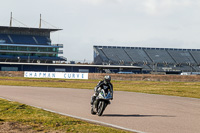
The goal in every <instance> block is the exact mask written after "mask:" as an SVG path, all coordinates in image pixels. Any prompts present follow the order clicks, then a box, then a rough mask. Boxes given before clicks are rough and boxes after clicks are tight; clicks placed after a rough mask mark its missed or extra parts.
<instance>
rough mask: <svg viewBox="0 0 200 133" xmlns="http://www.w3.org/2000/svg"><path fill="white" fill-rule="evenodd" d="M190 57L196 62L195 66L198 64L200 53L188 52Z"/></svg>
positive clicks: (199, 62)
mask: <svg viewBox="0 0 200 133" xmlns="http://www.w3.org/2000/svg"><path fill="white" fill-rule="evenodd" d="M190 53H191V55H192V57H193V58H194V60H195V61H196V63H197V64H200V58H199V57H200V51H190Z"/></svg>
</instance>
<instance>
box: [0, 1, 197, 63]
mask: <svg viewBox="0 0 200 133" xmlns="http://www.w3.org/2000/svg"><path fill="white" fill-rule="evenodd" d="M0 11H1V20H0V25H4V26H8V25H9V19H10V12H13V17H14V18H15V19H17V20H19V21H21V22H22V23H24V24H25V25H27V26H28V27H38V26H39V15H40V13H41V14H42V19H43V20H45V21H47V22H49V23H50V24H51V25H54V26H55V27H57V28H61V29H63V30H62V31H59V32H55V33H52V34H51V38H52V41H53V43H62V44H64V49H63V50H64V56H65V57H67V58H68V60H69V61H70V60H75V61H83V60H86V61H89V62H91V61H92V60H93V45H105V46H108V45H109V46H129V47H160V48H163V47H166V48H195V49H200V1H199V0H4V1H1V8H0ZM13 26H21V27H23V26H24V25H22V24H20V23H18V22H16V21H14V22H13ZM42 27H43V28H54V27H52V26H50V25H48V24H45V23H42Z"/></svg>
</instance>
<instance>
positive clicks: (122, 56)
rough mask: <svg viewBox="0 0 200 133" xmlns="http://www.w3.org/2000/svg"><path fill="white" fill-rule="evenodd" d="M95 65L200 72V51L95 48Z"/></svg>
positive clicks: (150, 70)
mask: <svg viewBox="0 0 200 133" xmlns="http://www.w3.org/2000/svg"><path fill="white" fill-rule="evenodd" d="M93 48H94V64H96V65H101V64H103V65H124V66H139V67H142V69H143V72H166V73H181V72H200V49H176V48H146V47H117V46H94V47H93Z"/></svg>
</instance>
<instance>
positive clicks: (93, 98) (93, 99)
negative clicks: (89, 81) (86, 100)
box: [90, 96, 96, 106]
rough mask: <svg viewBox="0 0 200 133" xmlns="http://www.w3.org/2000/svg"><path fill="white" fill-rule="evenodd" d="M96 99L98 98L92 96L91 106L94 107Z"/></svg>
mask: <svg viewBox="0 0 200 133" xmlns="http://www.w3.org/2000/svg"><path fill="white" fill-rule="evenodd" d="M95 99H96V96H92V98H91V102H90V104H91V106H92V105H93V103H94V101H95Z"/></svg>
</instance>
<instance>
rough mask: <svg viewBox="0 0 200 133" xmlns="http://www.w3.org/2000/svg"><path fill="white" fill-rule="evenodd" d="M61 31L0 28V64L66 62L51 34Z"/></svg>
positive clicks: (60, 45) (59, 46) (60, 46)
mask: <svg viewBox="0 0 200 133" xmlns="http://www.w3.org/2000/svg"><path fill="white" fill-rule="evenodd" d="M58 30H61V29H44V28H27V27H11V26H9V27H7V26H0V62H24V63H53V61H65V60H66V59H65V58H64V57H59V56H58V54H63V51H62V50H59V49H60V48H63V45H62V44H51V39H50V33H51V32H55V31H58Z"/></svg>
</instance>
